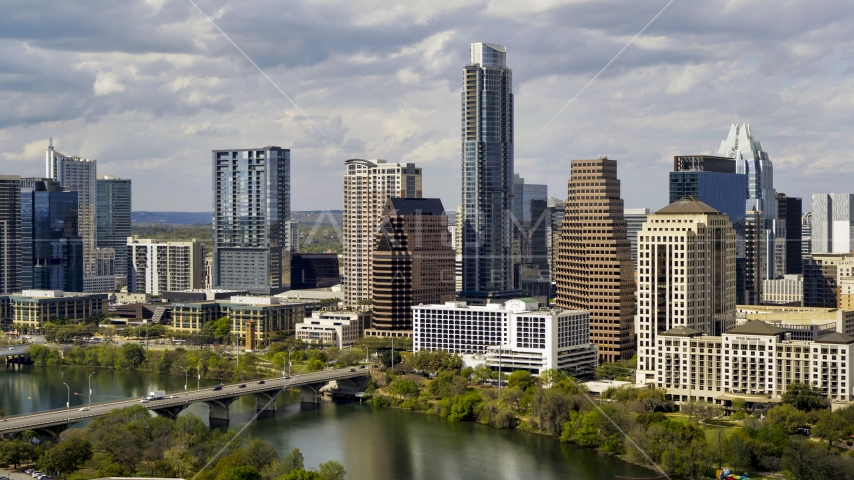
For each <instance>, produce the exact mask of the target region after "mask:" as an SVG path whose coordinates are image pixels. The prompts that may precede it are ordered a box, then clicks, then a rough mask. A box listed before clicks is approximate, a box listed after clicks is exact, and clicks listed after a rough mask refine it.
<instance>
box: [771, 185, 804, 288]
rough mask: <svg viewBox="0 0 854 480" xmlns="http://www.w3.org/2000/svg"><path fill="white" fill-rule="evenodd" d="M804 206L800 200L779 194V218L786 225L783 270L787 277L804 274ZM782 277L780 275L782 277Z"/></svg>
mask: <svg viewBox="0 0 854 480" xmlns="http://www.w3.org/2000/svg"><path fill="white" fill-rule="evenodd" d="M802 210H803V205H802V201H801V199H800V198H797V197H790V196H788V195H786V194H785V193H778V194H777V217H778V219H779V221H780V222H782V223H784V224H785V225H786V236H785V237H784V242H783V243H784V247H783V251H784V253H783V255H782V256H783V257H784V265H785V268H784V269H783V271H784V273H785V274H786V275H799V274H801V273H803V272H804V261H803V254H802V251H803V246H802V245H801V242H802V238H801V237H802V235H803V229H802V228H801V227H802V222H801V220H802V215H803V211H802ZM781 276H782V275H778V277H781Z"/></svg>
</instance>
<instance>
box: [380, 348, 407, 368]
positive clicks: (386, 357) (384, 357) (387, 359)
mask: <svg viewBox="0 0 854 480" xmlns="http://www.w3.org/2000/svg"><path fill="white" fill-rule="evenodd" d="M392 353H393V354H394V357H393V358H394V365H400V363H401V362H402V361H403V358H401V356H400V352H398V351H397V350H387V351H385V352H383V353H381V354H380V362H382V364H383V366H386V367H391V366H392Z"/></svg>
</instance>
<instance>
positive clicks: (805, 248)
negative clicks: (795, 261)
mask: <svg viewBox="0 0 854 480" xmlns="http://www.w3.org/2000/svg"><path fill="white" fill-rule="evenodd" d="M811 252H812V212H807V213H805V214H803V215H801V258H803V257H804V256H805V255H809V254H810V253H811Z"/></svg>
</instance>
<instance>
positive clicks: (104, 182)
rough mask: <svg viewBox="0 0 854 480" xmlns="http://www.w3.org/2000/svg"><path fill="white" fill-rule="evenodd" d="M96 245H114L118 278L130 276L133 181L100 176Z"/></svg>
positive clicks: (98, 182)
mask: <svg viewBox="0 0 854 480" xmlns="http://www.w3.org/2000/svg"><path fill="white" fill-rule="evenodd" d="M96 183H97V186H98V196H97V204H96V205H97V207H96V208H95V212H96V217H95V223H96V225H97V236H96V244H97V247H98V248H112V249H113V250H115V252H116V260H115V272H116V276H117V277H127V274H128V273H127V242H128V237H130V236H131V233H130V231H131V228H130V225H131V221H130V212H131V182H130V180H129V179H121V178H115V177H113V176H112V175H99V176H98V179H97V180H96Z"/></svg>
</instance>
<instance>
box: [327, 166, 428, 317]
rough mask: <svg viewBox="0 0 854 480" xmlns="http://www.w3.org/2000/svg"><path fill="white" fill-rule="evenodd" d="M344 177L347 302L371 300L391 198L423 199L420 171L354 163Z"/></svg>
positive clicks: (401, 167)
mask: <svg viewBox="0 0 854 480" xmlns="http://www.w3.org/2000/svg"><path fill="white" fill-rule="evenodd" d="M345 166H346V170H345V173H344V239H343V240H344V244H343V245H342V246H343V248H344V289H345V292H344V302H345V305H348V306H355V305H357V304H359V301H366V300H370V299H371V298H372V291H371V288H372V287H373V280H372V276H373V271H372V270H371V259H372V258H373V246H374V240H375V239H376V234H377V230H378V229H379V226H380V221H381V220H382V214H383V209H384V208H385V204H386V200H388V199H389V198H421V188H422V187H421V169H420V168H416V167H415V164H413V163H388V162H386V161H385V160H360V159H352V160H347V161H346V162H345Z"/></svg>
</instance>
